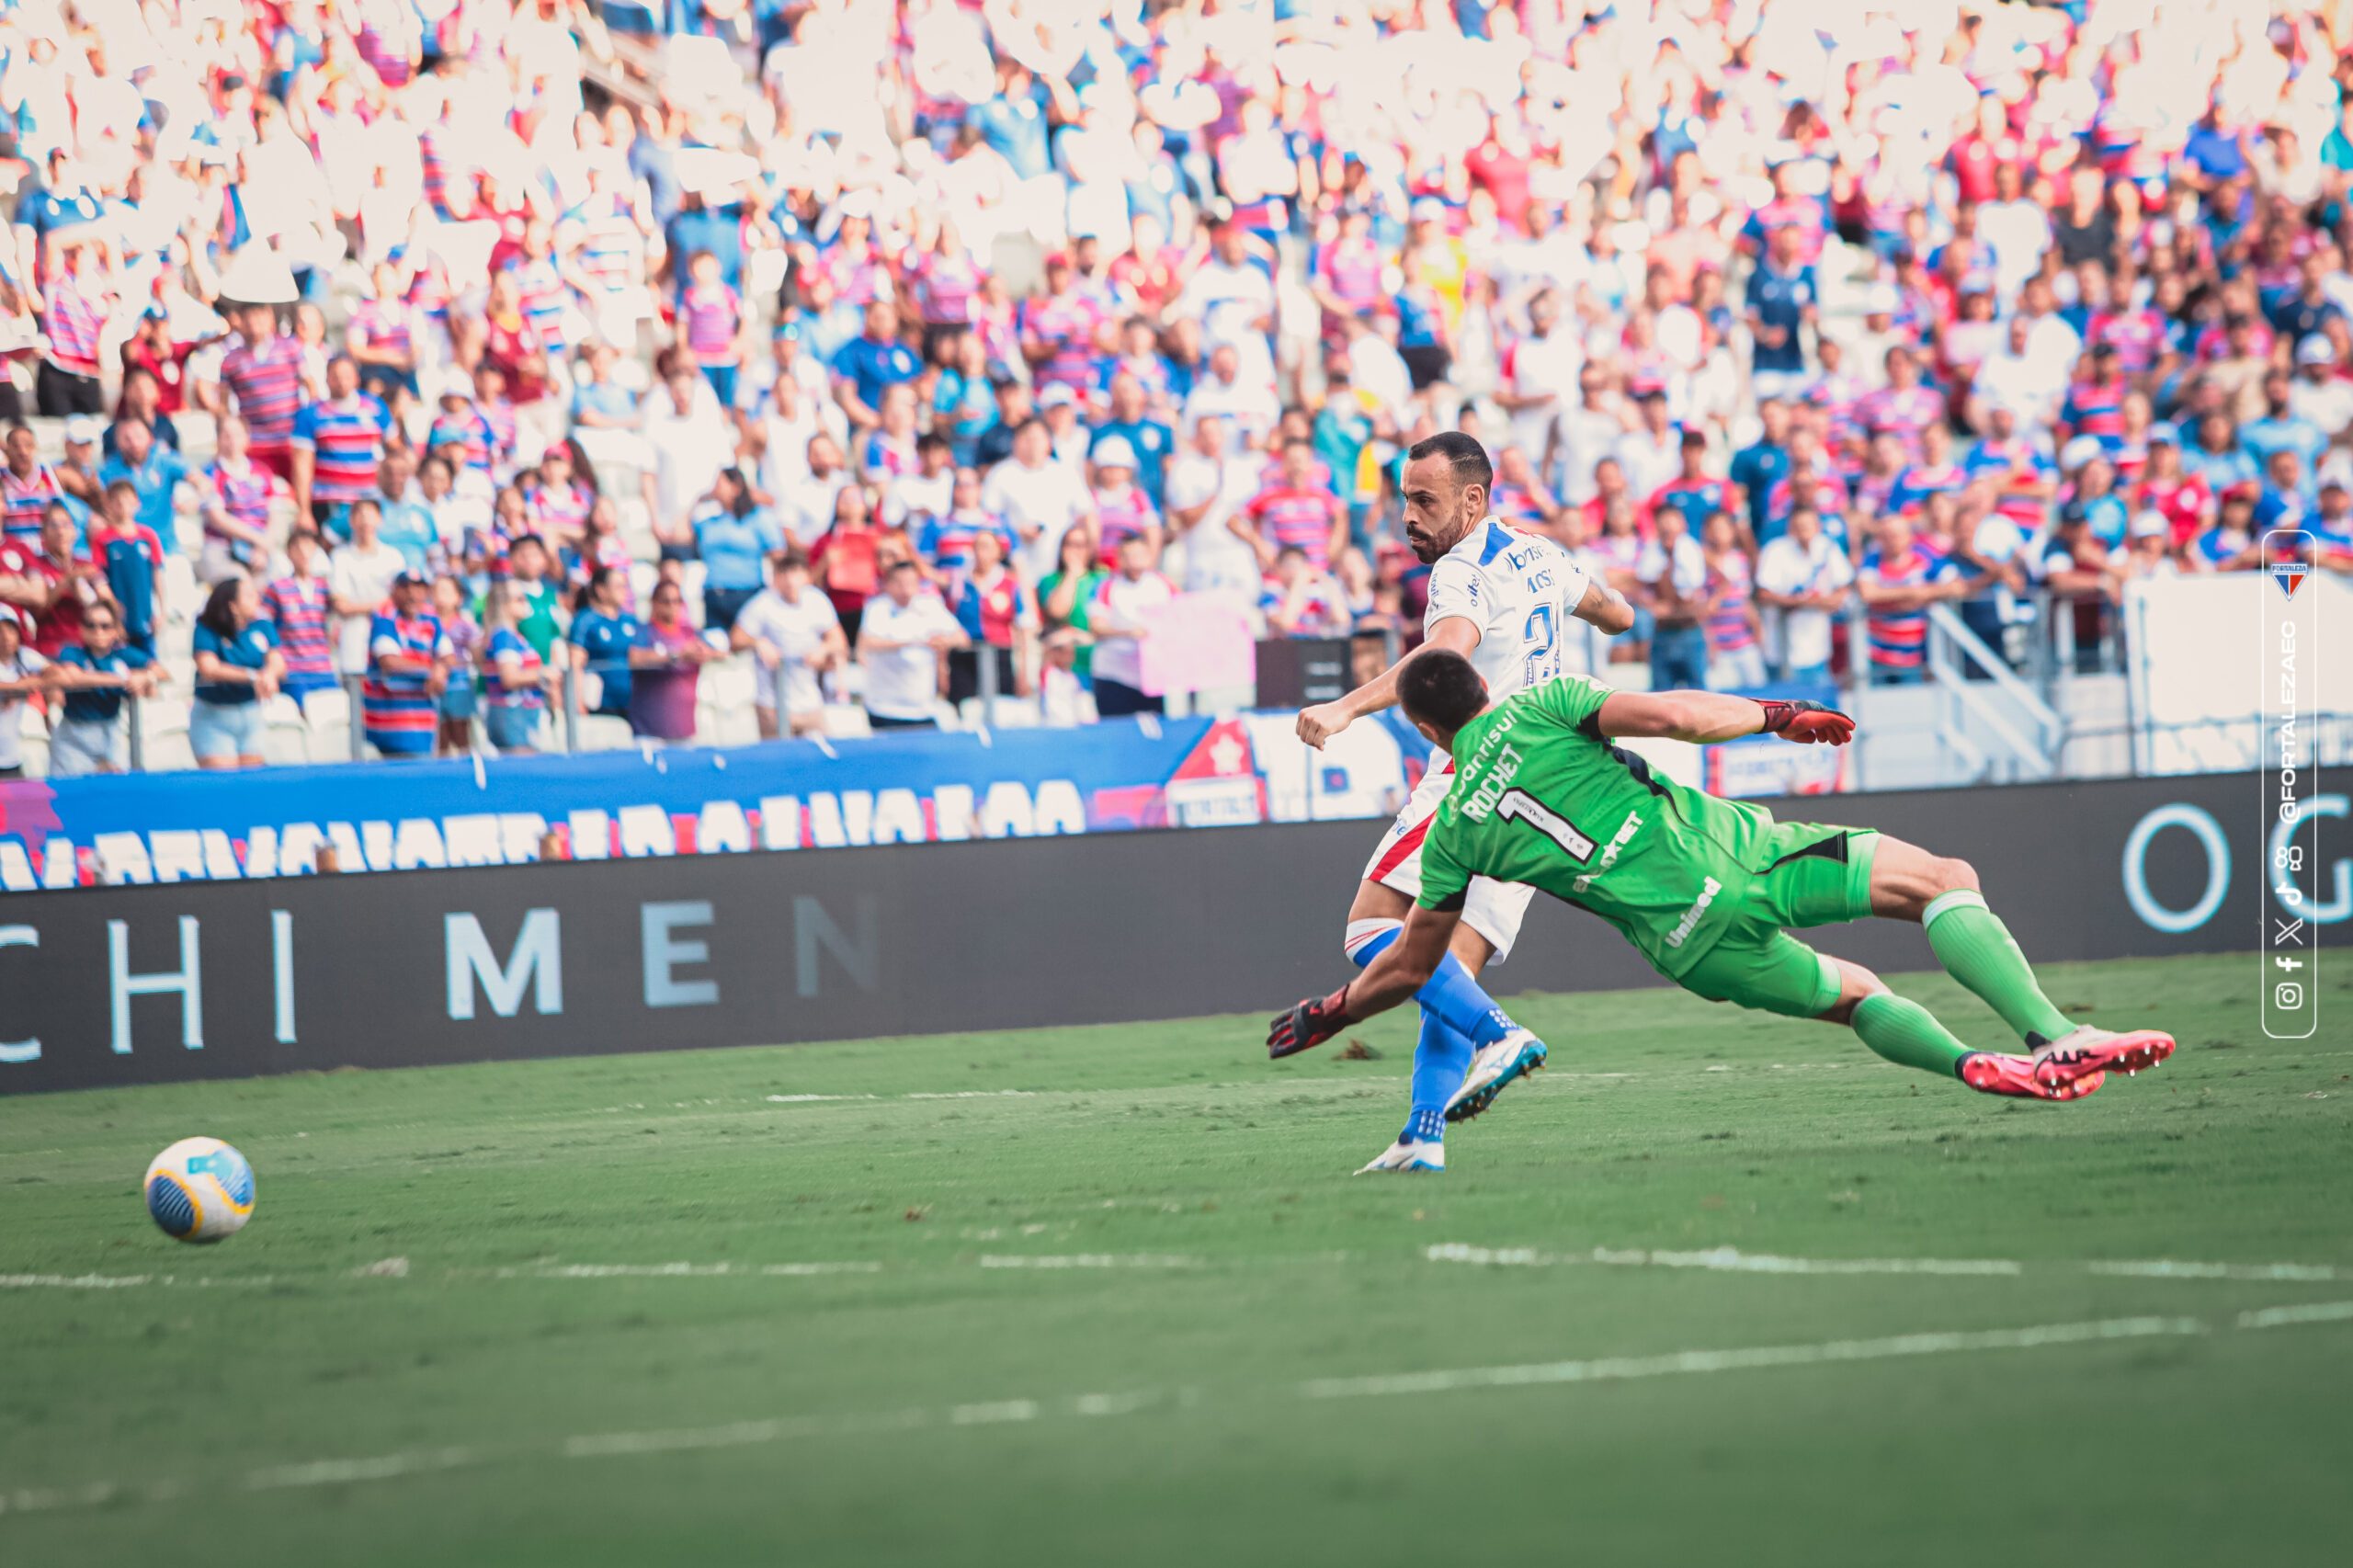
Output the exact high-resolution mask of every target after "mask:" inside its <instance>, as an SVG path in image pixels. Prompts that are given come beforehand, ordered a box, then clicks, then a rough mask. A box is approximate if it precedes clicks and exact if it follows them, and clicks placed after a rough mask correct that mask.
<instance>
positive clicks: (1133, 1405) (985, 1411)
mask: <svg viewBox="0 0 2353 1568" xmlns="http://www.w3.org/2000/svg"><path fill="white" fill-rule="evenodd" d="M2343 1322H2353V1301H2319V1302H2309V1303H2304V1304H2301V1305H2296V1306H2286V1307H2268V1308H2264V1309H2262V1310H2260V1311H2256V1312H2241V1313H2239V1314H2238V1316H2237V1318H2236V1320H2235V1323H2234V1326H2235V1327H2236V1328H2238V1329H2241V1330H2256V1329H2268V1328H2279V1327H2286V1326H2290V1325H2292V1324H2313V1323H2343ZM2208 1332H2210V1330H2209V1327H2208V1325H2207V1324H2203V1323H2201V1322H2200V1321H2199V1320H2198V1319H2196V1318H2190V1317H2130V1318H2107V1319H2101V1320H2097V1321H2093V1322H2088V1323H2058V1324H2035V1325H2032V1326H2029V1327H2026V1328H1995V1329H1959V1330H1951V1331H1948V1332H1944V1333H1935V1334H1906V1335H1894V1336H1892V1337H1889V1338H1884V1339H1833V1340H1826V1341H1824V1342H1822V1343H1820V1344H1814V1345H1769V1346H1756V1347H1754V1348H1750V1349H1740V1350H1682V1351H1674V1352H1670V1353H1668V1354H1666V1355H1663V1356H1622V1357H1611V1358H1601V1359H1596V1360H1589V1361H1549V1362H1540V1363H1537V1364H1534V1365H1528V1366H1518V1367H1469V1368H1456V1369H1441V1370H1436V1371H1423V1372H1403V1373H1392V1374H1388V1375H1384V1376H1376V1377H1362V1378H1318V1379H1314V1380H1313V1381H1308V1382H1304V1383H1301V1384H1298V1385H1297V1386H1296V1388H1295V1390H1294V1392H1295V1393H1296V1394H1297V1395H1298V1397H1300V1398H1302V1399H1309V1400H1325V1399H1349V1398H1363V1397H1378V1396H1381V1395H1387V1394H1404V1393H1438V1392H1453V1391H1460V1390H1467V1389H1491V1388H1524V1387H1530V1386H1540V1385H1546V1384H1559V1383H1582V1382H1607V1381H1626V1380H1631V1379H1638V1378H1654V1377H1667V1376H1677V1375H1697V1374H1703V1373H1711V1372H1738V1371H1752V1370H1756V1369H1764V1368H1770V1367H1814V1366H1825V1365H1831V1364H1834V1363H1847V1362H1857V1361H1874V1360H1884V1359H1888V1358H1897V1357H1909V1356H1935V1355H1951V1354H1959V1353H1963V1352H1969V1351H1983V1350H2032V1349H2040V1348H2043V1347H2046V1346H2054V1345H2086V1344H2097V1343H2100V1342H2104V1341H2111V1340H2125V1339H2143V1338H2150V1337H2155V1336H2160V1335H2168V1336H2169V1335H2198V1334H2204V1333H2208ZM1199 1400H1200V1394H1199V1391H1198V1390H1195V1389H1189V1388H1188V1389H1178V1390H1176V1391H1173V1392H1156V1391H1140V1392H1122V1393H1083V1394H1077V1395H1074V1396H1071V1397H1069V1398H1066V1399H1062V1400H1056V1401H1045V1400H1035V1399H1005V1400H993V1401H989V1402H986V1403H976V1404H958V1405H950V1406H949V1407H947V1408H946V1409H944V1410H941V1411H938V1412H932V1411H926V1410H896V1411H877V1412H872V1413H868V1414H863V1415H841V1416H834V1417H819V1416H781V1417H777V1418H773V1419H769V1420H760V1421H738V1422H733V1423H730V1424H728V1425H725V1426H702V1427H687V1428H680V1429H676V1430H670V1431H653V1432H597V1433H588V1434H583V1435H580V1436H575V1437H566V1438H565V1439H563V1442H561V1443H559V1444H557V1445H556V1446H555V1448H554V1449H552V1450H551V1452H552V1453H553V1454H554V1455H558V1456H561V1457H563V1458H564V1459H575V1460H584V1459H611V1458H631V1457H636V1456H642V1455H645V1454H658V1453H674V1452H681V1451H686V1450H690V1449H723V1448H742V1447H747V1446H751V1445H756V1444H762V1443H772V1442H778V1441H781V1440H783V1439H785V1438H788V1437H820V1436H827V1435H841V1436H850V1435H856V1434H863V1433H876V1432H897V1431H908V1430H912V1429H915V1428H918V1427H925V1426H1004V1425H1020V1424H1027V1423H1029V1422H1032V1421H1037V1420H1040V1419H1042V1418H1045V1417H1047V1416H1050V1415H1070V1416H1074V1417H1085V1418H1101V1417H1104V1416H1112V1415H1131V1414H1133V1413H1134V1412H1136V1411H1140V1410H1148V1409H1152V1408H1154V1407H1156V1406H1161V1405H1175V1406H1178V1407H1189V1406H1191V1405H1194V1404H1196V1403H1199ZM548 1451H550V1450H543V1449H537V1448H529V1447H527V1448H522V1449H506V1450H500V1451H485V1450H481V1449H463V1448H442V1449H415V1450H409V1451H404V1452H402V1453H396V1454H383V1455H379V1456H377V1457H374V1458H363V1459H326V1460H307V1461H304V1462H301V1463H295V1464H286V1465H277V1466H273V1467H270V1468H268V1469H264V1470H256V1471H251V1472H250V1473H248V1474H247V1475H246V1477H245V1484H246V1485H247V1486H248V1487H249V1488H253V1489H256V1490H269V1489H277V1488H286V1487H306V1486H332V1485H344V1484H349V1483H356V1482H362V1481H387V1480H392V1479H393V1478H395V1477H399V1476H404V1475H416V1474H422V1473H426V1472H427V1471H444V1470H456V1469H460V1468H464V1467H477V1466H482V1465H485V1464H488V1463H491V1462H493V1461H494V1460H497V1459H501V1458H522V1457H529V1456H532V1455H534V1454H538V1453H541V1452H548ZM185 1495H187V1491H186V1488H185V1487H184V1486H183V1485H182V1484H181V1483H178V1482H176V1481H171V1480H159V1481H151V1482H144V1483H140V1484H139V1485H138V1486H136V1487H124V1486H121V1485H119V1484H118V1483H114V1482H111V1481H101V1482H95V1483H91V1484H89V1485H86V1486H82V1487H74V1488H64V1487H51V1488H23V1489H18V1490H16V1491H13V1492H0V1514H6V1513H11V1512H14V1513H35V1512H41V1511H47V1510H52V1509H60V1508H82V1507H97V1506H104V1505H106V1504H108V1503H110V1502H113V1501H114V1500H116V1499H117V1498H130V1499H133V1500H137V1501H143V1502H163V1501H166V1500H168V1499H171V1498H176V1497H181V1496H185Z"/></svg>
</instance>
